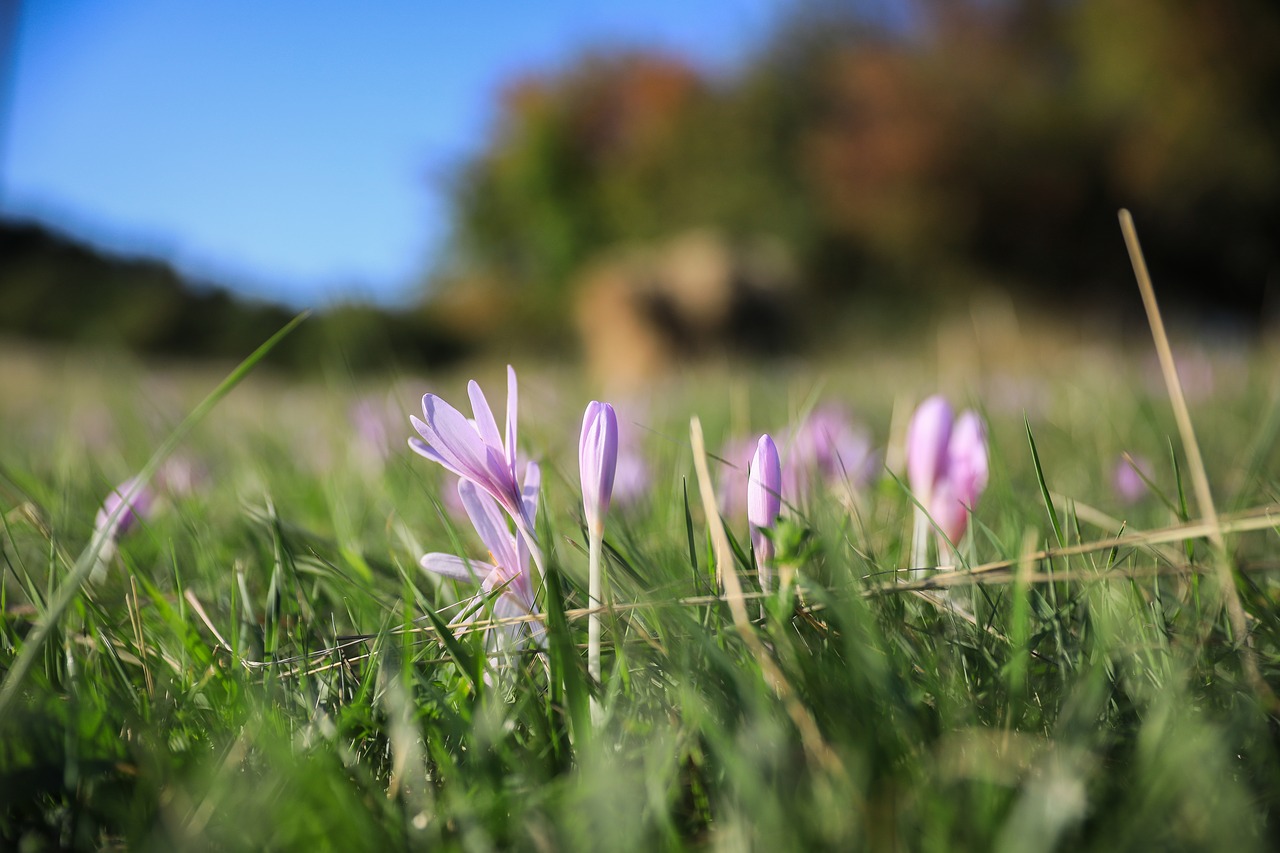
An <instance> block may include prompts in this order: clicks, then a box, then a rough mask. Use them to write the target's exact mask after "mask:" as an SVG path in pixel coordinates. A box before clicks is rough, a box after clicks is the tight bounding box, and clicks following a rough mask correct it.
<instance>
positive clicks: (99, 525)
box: [93, 477, 156, 542]
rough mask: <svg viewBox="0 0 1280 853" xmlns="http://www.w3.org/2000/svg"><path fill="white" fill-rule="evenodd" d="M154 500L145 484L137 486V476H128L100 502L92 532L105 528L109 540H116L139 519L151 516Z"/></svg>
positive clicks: (151, 492) (153, 493) (154, 494)
mask: <svg viewBox="0 0 1280 853" xmlns="http://www.w3.org/2000/svg"><path fill="white" fill-rule="evenodd" d="M130 493H132V494H130ZM155 502H156V493H155V492H154V491H152V490H151V489H150V488H148V487H146V486H143V487H141V488H138V487H137V478H136V477H130V478H129V479H127V480H125V481H124V482H123V483H121V484H120V485H118V486H116V487H115V489H114V490H113V491H112V492H111V494H109V495H107V498H106V500H104V501H103V502H102V508H101V509H99V510H98V515H97V516H96V517H95V518H94V522H93V530H94V533H98V532H100V531H104V530H105V531H106V532H107V538H108V540H109V541H113V542H114V541H118V540H119V539H120V537H121V536H124V535H125V534H126V533H128V532H129V531H130V530H132V529H133V528H134V526H135V525H136V524H137V523H138V522H139V521H146V520H147V519H148V518H150V517H151V511H152V508H153V507H154V506H155Z"/></svg>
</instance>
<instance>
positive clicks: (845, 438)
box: [782, 405, 879, 501]
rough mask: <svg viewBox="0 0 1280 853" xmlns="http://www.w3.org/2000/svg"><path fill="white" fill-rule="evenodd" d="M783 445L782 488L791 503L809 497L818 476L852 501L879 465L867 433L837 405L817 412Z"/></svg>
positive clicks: (828, 485)
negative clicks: (784, 449)
mask: <svg viewBox="0 0 1280 853" xmlns="http://www.w3.org/2000/svg"><path fill="white" fill-rule="evenodd" d="M782 443H783V446H785V447H787V448H788V452H787V464H786V465H784V466H783V469H782V485H783V491H785V492H786V493H787V496H788V499H789V500H791V501H803V500H804V499H805V498H806V497H807V496H808V495H809V492H810V490H811V489H812V486H813V480H814V479H815V475H816V477H817V478H818V479H819V480H820V481H821V484H822V485H824V486H826V487H827V488H828V489H832V490H834V491H836V492H837V493H839V494H840V495H841V496H842V497H844V498H851V497H852V495H853V494H854V493H856V491H857V490H859V489H861V488H862V487H863V486H865V485H866V484H867V483H868V482H869V481H870V480H871V478H872V476H873V475H874V473H875V471H876V469H877V467H878V466H879V460H878V459H877V458H876V454H875V453H873V452H872V450H871V438H870V436H869V435H868V433H867V431H866V430H865V429H863V428H862V427H861V426H859V425H858V424H857V423H855V422H854V421H853V420H852V419H851V418H850V417H849V416H848V414H847V413H846V412H845V411H844V410H843V409H842V408H840V407H839V406H835V405H824V406H821V407H819V408H817V409H814V411H813V412H812V413H810V415H809V417H807V418H806V419H805V421H804V423H802V424H800V426H799V427H798V428H796V429H795V430H794V431H793V432H792V433H791V438H790V441H789V442H788V441H787V440H786V439H785V438H784V440H783V442H782Z"/></svg>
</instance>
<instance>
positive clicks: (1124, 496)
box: [1111, 455, 1151, 504]
mask: <svg viewBox="0 0 1280 853" xmlns="http://www.w3.org/2000/svg"><path fill="white" fill-rule="evenodd" d="M1144 475H1145V477H1146V479H1143V477H1144ZM1150 479H1151V463H1150V462H1148V461H1147V460H1146V459H1144V458H1143V457H1141V456H1128V455H1126V456H1121V457H1120V458H1119V459H1118V460H1116V467H1115V471H1114V472H1113V473H1112V475H1111V485H1112V487H1113V488H1114V489H1115V491H1116V496H1117V497H1118V498H1120V500H1121V502H1122V503H1125V504H1135V503H1137V502H1138V501H1140V500H1142V498H1143V497H1144V496H1145V495H1146V494H1147V480H1150Z"/></svg>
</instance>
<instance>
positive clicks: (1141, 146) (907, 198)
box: [451, 0, 1280, 342]
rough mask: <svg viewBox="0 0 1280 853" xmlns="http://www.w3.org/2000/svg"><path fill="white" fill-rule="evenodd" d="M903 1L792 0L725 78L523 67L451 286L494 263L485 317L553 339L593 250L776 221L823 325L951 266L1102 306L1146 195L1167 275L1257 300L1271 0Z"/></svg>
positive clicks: (1188, 294) (1224, 301) (1269, 133)
mask: <svg viewBox="0 0 1280 853" xmlns="http://www.w3.org/2000/svg"><path fill="white" fill-rule="evenodd" d="M911 8H912V10H913V14H911V15H910V16H907V17H906V18H904V19H903V20H898V21H890V22H889V23H886V22H885V21H884V20H874V19H870V18H868V17H866V16H865V15H861V14H859V13H858V12H855V11H850V10H849V9H848V8H847V7H845V6H844V5H842V4H834V3H823V2H816V3H807V4H806V3H801V4H798V5H797V6H796V7H795V10H794V12H793V14H792V16H791V17H790V18H789V19H788V20H786V21H785V22H784V23H783V25H782V26H781V27H780V28H779V30H778V32H777V33H776V34H775V36H774V38H773V39H772V40H771V41H770V42H769V43H768V44H767V45H766V46H765V47H764V49H762V50H761V51H760V53H759V55H758V56H757V57H755V59H754V60H753V61H752V62H750V63H749V64H748V65H747V66H746V68H745V69H744V70H743V71H742V73H741V74H740V75H738V76H737V77H735V78H733V79H729V80H724V81H718V82H714V83H713V82H711V81H707V80H704V79H701V78H700V77H699V76H698V75H697V74H696V73H695V72H694V71H692V70H691V69H690V68H689V67H688V66H685V65H683V64H681V63H680V62H678V61H675V60H671V59H670V58H667V57H658V56H645V55H641V54H634V53H633V54H627V55H624V56H620V57H616V58H602V57H601V56H598V55H596V56H590V57H587V58H585V59H584V60H583V61H581V62H580V63H578V64H576V65H573V66H572V67H570V68H568V69H567V70H565V71H562V72H560V73H558V74H554V75H549V76H546V77H535V78H526V79H524V80H522V81H520V82H519V83H518V84H517V85H515V86H513V87H512V88H511V90H510V91H509V93H508V96H507V98H506V100H505V101H504V104H503V108H502V111H501V118H500V121H499V123H498V129H497V133H496V135H495V137H494V139H493V140H492V142H491V143H490V144H489V146H488V147H487V148H486V149H485V150H484V151H483V152H481V153H480V154H479V155H477V157H476V158H475V159H474V160H472V161H471V162H470V163H469V165H468V167H467V168H466V170H465V172H464V173H463V177H462V178H461V180H460V181H459V182H458V184H457V187H456V191H455V202H456V205H457V222H456V238H457V239H456V248H457V250H458V251H457V255H456V260H457V261H458V263H457V265H456V266H455V267H454V268H453V270H452V271H451V272H452V274H453V277H454V280H455V281H457V282H461V283H463V285H464V287H465V284H466V283H467V282H474V281H476V280H481V281H483V282H485V283H486V284H487V288H486V289H485V290H484V293H485V294H487V296H486V298H488V299H489V300H491V302H492V303H493V304H496V305H498V306H500V308H499V310H498V312H497V313H499V314H503V313H504V312H505V316H506V317H507V321H506V322H505V323H497V324H496V325H495V326H494V330H495V331H498V330H501V332H502V333H503V334H504V335H510V334H511V333H512V332H513V331H514V332H517V333H518V332H519V331H520V330H521V329H522V328H526V327H528V326H530V325H532V326H533V327H534V328H535V329H536V330H537V331H536V332H535V333H536V334H538V335H539V336H540V338H541V339H542V341H544V342H545V341H548V340H550V341H563V340H564V338H563V335H562V332H563V331H564V329H565V326H566V321H565V318H566V316H567V315H568V313H569V312H568V311H567V310H566V307H567V306H566V302H567V298H568V292H569V288H570V286H571V282H572V281H573V280H574V277H575V275H576V274H577V273H578V272H579V271H580V270H581V269H582V268H583V267H584V265H586V264H588V263H589V262H590V261H591V260H592V259H593V258H594V256H596V255H597V254H598V253H599V252H600V251H602V250H604V249H607V248H610V247H613V246H616V245H618V244H627V243H632V242H636V241H640V242H646V243H650V244H654V243H658V242H661V241H662V240H663V239H665V238H667V237H670V236H672V235H674V234H678V233H683V232H685V231H688V230H690V229H695V228H712V229H715V230H716V231H718V232H720V233H724V234H726V235H729V236H730V237H744V236H749V237H756V236H760V235H769V236H771V237H774V238H778V239H780V240H781V241H782V242H783V243H784V244H785V245H786V246H787V247H788V249H789V250H790V251H791V252H792V254H793V255H794V257H796V258H797V259H798V260H799V263H800V268H801V270H802V280H803V281H804V282H806V283H807V288H806V289H805V291H804V292H803V295H804V297H805V298H807V299H817V300H821V302H815V303H812V304H813V305H821V306H822V308H821V310H814V311H813V313H814V315H815V316H817V317H820V318H821V319H820V322H819V323H818V324H817V325H829V324H830V320H831V316H832V315H831V313H830V311H829V310H828V309H829V308H831V307H833V303H840V302H843V303H844V304H850V300H854V303H853V304H857V305H860V306H865V305H866V304H868V302H869V301H875V300H880V302H881V303H882V307H889V308H890V309H892V306H893V305H894V304H895V303H896V304H897V305H898V306H899V307H905V306H906V305H907V302H906V300H911V303H910V304H911V306H912V307H917V306H918V305H919V304H920V303H919V300H920V299H921V298H922V297H923V298H927V299H932V300H938V299H941V300H945V299H947V298H949V296H948V290H949V288H951V287H953V286H954V285H955V284H956V283H957V282H961V283H963V282H974V281H983V280H990V281H995V282H998V283H1000V284H1001V285H1005V286H1012V287H1015V288H1019V289H1021V290H1022V292H1024V293H1025V294H1027V295H1029V296H1031V297H1034V298H1037V299H1048V300H1058V299H1063V298H1066V299H1067V300H1070V301H1071V302H1072V303H1073V304H1079V303H1080V302H1082V301H1084V300H1086V299H1088V298H1091V297H1097V298H1099V301H1100V302H1101V301H1102V299H1106V300H1115V299H1117V297H1116V296H1115V295H1114V294H1115V292H1116V291H1117V288H1116V285H1117V284H1118V283H1120V282H1125V283H1126V284H1127V272H1126V264H1125V261H1124V256H1123V252H1122V250H1121V249H1120V243H1119V237H1118V234H1117V228H1116V224H1115V214H1116V211H1117V209H1118V208H1120V207H1129V208H1131V209H1133V210H1134V213H1135V216H1136V217H1137V219H1138V223H1139V226H1140V228H1141V232H1142V236H1143V240H1144V244H1145V245H1146V246H1147V250H1148V252H1149V255H1150V257H1151V259H1152V263H1153V265H1154V266H1155V267H1156V270H1157V272H1158V273H1159V274H1160V278H1161V287H1162V292H1163V293H1165V294H1166V296H1168V297H1169V298H1170V299H1171V300H1172V299H1176V298H1179V297H1180V298H1182V299H1184V300H1191V301H1192V302H1195V303H1196V304H1212V305H1213V306H1214V307H1215V308H1219V309H1222V310H1231V311H1236V312H1240V313H1241V314H1242V315H1243V316H1246V317H1257V316H1258V315H1259V314H1260V310H1261V307H1262V300H1263V299H1264V296H1265V293H1266V289H1267V287H1268V282H1269V281H1271V280H1273V279H1274V278H1275V276H1276V273H1277V270H1280V263H1278V258H1280V255H1278V252H1280V248H1278V247H1277V245H1276V243H1275V237H1276V235H1277V234H1280V6H1277V5H1276V4H1274V3H1271V2H1264V0H1240V2H1237V3H1233V4H1230V5H1229V6H1227V5H1223V4H1213V3H1207V2H1196V0H1185V1H1184V2H1169V0H1074V2H1063V0H1006V2H994V3H993V2H989V0H920V2H918V3H915V4H913V5H912V7H911ZM903 21H906V23H903ZM1121 292H1122V293H1126V294H1128V295H1129V296H1131V295H1132V294H1131V292H1130V291H1129V290H1124V291H1121ZM456 297H457V291H456V290H455V292H454V294H453V298H456ZM1196 300H1199V302H1196ZM1106 305H1107V306H1112V305H1126V306H1136V301H1135V300H1133V299H1130V298H1129V297H1128V296H1125V297H1121V298H1119V301H1118V302H1111V301H1108V302H1106ZM473 313H480V312H473ZM490 313H492V312H490ZM897 313H902V312H900V311H899V312H897ZM908 313H910V312H908ZM531 320H532V321H535V322H532V323H530V322H529V321H531Z"/></svg>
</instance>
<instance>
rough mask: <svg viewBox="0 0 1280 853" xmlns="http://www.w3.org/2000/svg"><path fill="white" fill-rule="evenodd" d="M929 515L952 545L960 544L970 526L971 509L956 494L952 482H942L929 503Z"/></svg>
mask: <svg viewBox="0 0 1280 853" xmlns="http://www.w3.org/2000/svg"><path fill="white" fill-rule="evenodd" d="M929 515H930V516H931V517H932V518H933V523H934V524H936V525H937V526H938V529H939V530H941V531H942V534H943V535H944V536H946V537H947V539H948V540H949V541H950V542H951V544H953V545H955V544H958V543H959V542H960V539H961V538H962V537H963V536H964V531H965V528H967V527H968V526H969V509H968V507H967V506H966V505H965V504H964V503H963V502H962V501H961V500H960V497H959V496H958V495H957V494H956V493H955V491H954V489H953V487H952V485H951V482H950V481H948V480H942V481H940V482H939V483H938V484H937V487H936V488H935V489H934V492H933V499H932V500H931V501H930V503H929Z"/></svg>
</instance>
